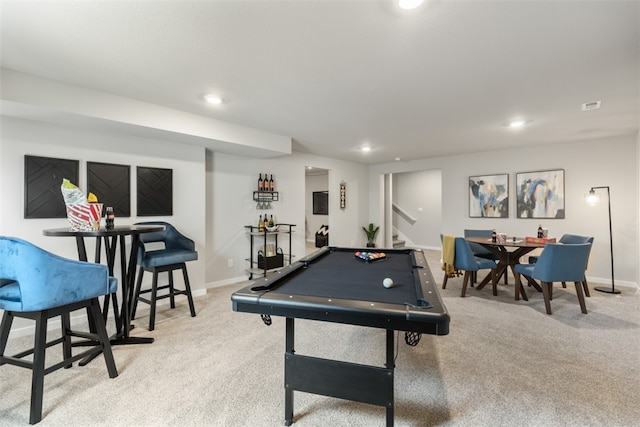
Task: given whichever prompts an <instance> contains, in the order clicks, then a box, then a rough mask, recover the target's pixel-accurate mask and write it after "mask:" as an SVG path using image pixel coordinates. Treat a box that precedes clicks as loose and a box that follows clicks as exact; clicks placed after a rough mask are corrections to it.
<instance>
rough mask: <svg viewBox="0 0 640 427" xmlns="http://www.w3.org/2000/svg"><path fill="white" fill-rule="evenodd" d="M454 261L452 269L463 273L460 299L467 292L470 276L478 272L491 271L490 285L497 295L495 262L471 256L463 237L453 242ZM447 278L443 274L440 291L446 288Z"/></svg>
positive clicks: (469, 248)
mask: <svg viewBox="0 0 640 427" xmlns="http://www.w3.org/2000/svg"><path fill="white" fill-rule="evenodd" d="M455 245H456V248H455V259H454V262H453V265H454V268H455V269H456V270H462V271H464V277H463V279H462V292H461V293H460V296H461V297H464V296H465V295H466V292H467V286H468V284H469V282H471V278H472V274H473V273H476V272H478V271H479V270H488V269H490V270H491V285H492V287H493V295H494V296H495V295H498V286H497V285H498V284H497V281H496V269H497V268H498V265H497V264H496V262H495V261H493V260H491V259H486V258H480V257H477V256H475V255H474V254H473V252H472V251H471V247H470V246H469V242H467V241H466V240H465V239H464V238H463V237H456V242H455ZM447 280H448V276H447V274H445V276H444V280H443V282H442V289H446V287H447Z"/></svg>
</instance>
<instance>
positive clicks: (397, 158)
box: [393, 157, 402, 162]
mask: <svg viewBox="0 0 640 427" xmlns="http://www.w3.org/2000/svg"><path fill="white" fill-rule="evenodd" d="M393 160H395V161H396V162H399V161H400V160H402V159H401V158H400V157H396V158H395V159H393Z"/></svg>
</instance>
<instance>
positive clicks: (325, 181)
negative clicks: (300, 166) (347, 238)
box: [304, 166, 330, 254]
mask: <svg viewBox="0 0 640 427" xmlns="http://www.w3.org/2000/svg"><path fill="white" fill-rule="evenodd" d="M329 212H330V209H329V170H328V169H322V168H317V167H313V166H305V215H304V217H305V221H304V222H305V229H304V236H305V248H306V250H305V253H306V254H309V253H311V252H315V251H316V250H317V249H318V248H320V247H322V246H325V245H327V244H329ZM318 245H320V246H318Z"/></svg>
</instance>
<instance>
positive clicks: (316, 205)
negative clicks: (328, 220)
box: [313, 191, 329, 215]
mask: <svg viewBox="0 0 640 427" xmlns="http://www.w3.org/2000/svg"><path fill="white" fill-rule="evenodd" d="M313 214H314V215H329V192H328V191H314V192H313Z"/></svg>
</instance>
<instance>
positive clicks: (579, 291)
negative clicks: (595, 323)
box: [574, 282, 587, 314]
mask: <svg viewBox="0 0 640 427" xmlns="http://www.w3.org/2000/svg"><path fill="white" fill-rule="evenodd" d="M574 283H575V285H576V294H578V302H579V303H580V310H582V313H583V314H587V304H586V303H585V301H584V294H583V293H582V283H581V282H574Z"/></svg>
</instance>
